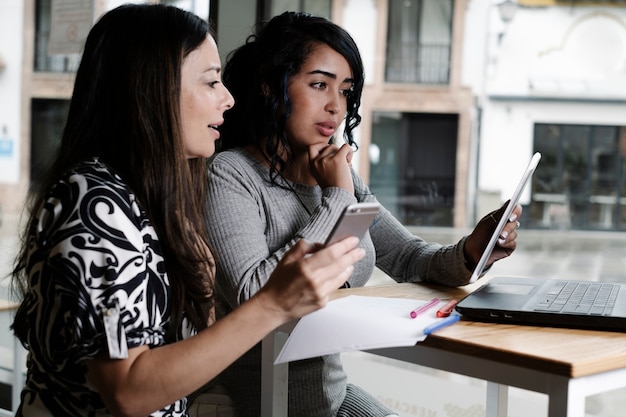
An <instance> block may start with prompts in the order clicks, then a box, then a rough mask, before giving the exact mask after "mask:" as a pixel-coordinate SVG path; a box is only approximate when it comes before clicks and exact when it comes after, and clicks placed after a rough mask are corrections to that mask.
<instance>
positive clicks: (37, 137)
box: [30, 99, 70, 183]
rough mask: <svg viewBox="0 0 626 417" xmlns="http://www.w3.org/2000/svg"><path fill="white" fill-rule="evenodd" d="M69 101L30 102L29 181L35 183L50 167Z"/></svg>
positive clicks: (36, 100)
mask: <svg viewBox="0 0 626 417" xmlns="http://www.w3.org/2000/svg"><path fill="white" fill-rule="evenodd" d="M69 106H70V102H69V100H48V99H33V100H32V105H31V108H32V117H31V150H30V181H31V183H36V182H38V181H40V180H41V177H42V175H43V174H44V173H45V171H46V170H47V169H48V167H49V166H50V163H51V161H52V156H53V155H54V154H55V153H56V150H57V148H58V146H59V144H60V143H61V136H62V134H63V128H64V127H65V120H66V118H67V113H68V111H69Z"/></svg>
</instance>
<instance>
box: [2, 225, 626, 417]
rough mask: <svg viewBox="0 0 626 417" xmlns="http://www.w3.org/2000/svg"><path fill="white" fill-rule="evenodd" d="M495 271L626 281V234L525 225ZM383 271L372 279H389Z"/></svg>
mask: <svg viewBox="0 0 626 417" xmlns="http://www.w3.org/2000/svg"><path fill="white" fill-rule="evenodd" d="M414 232H415V233H417V234H419V235H420V236H422V237H423V238H425V239H427V240H430V241H437V242H441V243H448V242H454V241H457V240H458V239H459V238H460V237H461V236H462V235H463V234H464V233H466V232H467V231H464V230H451V229H439V228H432V229H430V228H419V229H415V230H414ZM15 236H16V233H15V222H11V221H7V219H5V221H4V224H2V225H0V276H1V277H3V278H4V276H5V275H6V273H7V272H8V270H9V268H10V262H11V257H12V256H13V254H14V250H15V246H16V243H17V239H16V237H15ZM490 274H494V275H496V274H497V275H521V276H543V277H548V278H556V277H566V278H573V279H582V280H590V281H598V280H603V281H610V282H626V233H620V232H577V231H567V230H566V231H563V230H554V231H549V230H542V231H538V230H525V229H524V228H523V227H522V229H520V230H519V237H518V249H517V250H516V251H515V253H514V254H513V255H512V256H511V257H510V258H507V259H506V260H502V261H500V262H498V263H497V264H496V265H495V266H494V267H493V268H492V269H491V271H490ZM388 280H389V278H388V277H386V276H385V275H384V274H382V273H381V272H377V273H376V274H375V275H374V277H373V278H372V280H371V282H370V283H371V284H378V283H385V282H388ZM0 297H2V298H5V299H6V298H7V297H8V281H7V280H6V279H2V280H0ZM9 322H10V316H9V313H0V374H1V371H2V367H4V366H6V365H7V364H9V365H10V364H11V363H12V362H11V361H12V359H11V357H12V349H13V342H12V336H11V334H10V333H9V329H8V326H9ZM625 409H626V390H618V391H614V392H611V393H607V394H601V395H597V396H594V397H591V398H590V399H588V401H587V412H588V413H589V415H593V416H594V417H596V416H597V417H617V416H620V417H622V416H624V410H625Z"/></svg>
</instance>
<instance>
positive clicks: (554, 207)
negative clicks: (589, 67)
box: [531, 124, 626, 230]
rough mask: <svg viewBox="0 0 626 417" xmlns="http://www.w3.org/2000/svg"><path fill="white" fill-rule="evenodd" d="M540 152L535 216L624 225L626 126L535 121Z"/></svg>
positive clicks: (553, 221) (538, 220) (535, 219)
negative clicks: (536, 122)
mask: <svg viewBox="0 0 626 417" xmlns="http://www.w3.org/2000/svg"><path fill="white" fill-rule="evenodd" d="M534 143H535V145H534V146H535V150H536V151H539V152H541V153H542V155H543V157H542V161H541V163H540V165H539V166H540V168H539V169H537V171H536V172H535V175H534V176H533V197H532V200H533V202H535V203H536V204H533V206H532V207H531V222H532V223H533V224H534V225H535V226H543V227H548V228H555V227H561V228H573V229H591V230H602V229H613V228H620V229H626V224H625V220H626V193H625V192H626V189H625V186H624V168H623V167H624V155H625V152H626V142H625V135H624V128H623V127H620V126H594V125H562V124H537V125H535V138H534Z"/></svg>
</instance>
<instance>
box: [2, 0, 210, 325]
mask: <svg viewBox="0 0 626 417" xmlns="http://www.w3.org/2000/svg"><path fill="white" fill-rule="evenodd" d="M210 34H211V32H210V28H209V25H208V23H207V22H206V21H204V20H202V19H201V18H199V17H198V16H195V15H194V14H192V13H189V12H185V11H183V10H180V9H178V8H175V7H171V6H164V5H124V6H120V7H118V8H116V9H113V10H111V11H109V12H108V13H106V14H105V15H103V16H102V18H101V19H100V20H99V21H98V22H97V23H96V24H95V25H94V27H93V28H92V30H91V31H90V33H89V35H88V37H87V40H86V43H85V48H84V53H83V56H82V59H81V63H80V66H79V68H78V72H77V73H76V80H75V84H74V91H73V94H72V99H71V103H70V108H69V113H68V117H67V122H66V125H65V129H64V132H63V136H62V140H61V144H60V148H59V150H58V153H57V155H56V157H55V159H54V162H53V164H52V166H51V168H50V170H49V172H48V173H47V175H46V176H45V180H44V181H43V183H42V184H40V185H39V186H38V187H37V188H36V189H35V190H33V191H32V192H31V193H30V201H29V205H28V215H29V221H28V223H27V228H26V230H25V233H24V235H23V236H22V242H21V248H20V252H19V254H18V256H17V258H16V261H15V265H14V270H13V285H12V288H13V291H14V293H17V295H18V296H21V297H23V296H24V295H25V294H26V292H27V291H28V283H27V277H26V274H27V271H26V270H25V268H26V261H27V255H28V240H27V239H28V232H29V225H30V224H31V223H33V221H34V219H35V216H36V211H37V209H38V207H39V206H40V205H41V204H42V201H43V199H44V197H45V194H46V192H47V191H48V190H49V189H50V188H51V187H52V186H53V185H54V184H55V183H56V182H57V181H58V180H59V178H60V177H61V176H62V175H63V174H64V173H65V172H66V171H67V170H68V169H69V168H71V167H72V166H74V165H75V164H77V163H80V162H82V161H85V160H88V159H90V158H93V157H98V158H99V159H100V160H101V161H103V162H104V163H105V164H106V165H108V166H109V167H111V168H112V169H113V170H114V171H115V172H117V174H119V175H120V176H121V177H122V178H123V179H124V181H125V182H126V183H127V184H128V185H129V187H130V188H131V189H132V191H133V192H134V193H135V194H136V196H137V200H138V202H139V203H140V205H141V206H142V207H143V208H144V209H145V211H146V213H148V216H149V217H150V220H151V222H152V223H153V226H154V228H155V230H156V232H157V234H158V236H159V241H160V244H161V247H162V250H163V256H164V259H165V265H166V270H167V273H168V275H169V282H170V285H171V290H172V291H171V293H172V299H171V307H172V315H173V316H172V318H173V320H172V322H173V326H175V327H178V326H180V324H181V322H182V314H183V311H184V312H185V315H186V316H187V317H188V318H189V320H190V321H191V323H192V324H193V325H194V326H196V328H199V329H201V328H204V327H206V324H207V319H208V314H209V311H210V307H211V303H212V295H211V294H210V291H209V290H210V289H211V288H212V287H213V286H212V279H213V278H212V276H210V275H209V274H208V273H207V271H213V260H212V258H211V256H210V253H207V252H206V251H205V250H203V249H202V245H203V244H204V245H205V246H208V245H206V230H207V228H206V223H205V216H204V206H205V203H206V201H205V198H206V189H205V187H206V184H207V181H206V179H207V178H206V175H207V173H206V161H205V160H203V159H194V160H188V159H187V158H186V156H185V152H184V146H183V139H182V133H181V132H182V128H181V125H180V105H179V101H180V100H179V95H180V84H181V66H182V63H183V60H184V58H185V57H186V56H187V55H188V54H189V53H190V52H192V51H193V50H194V49H196V48H198V47H199V46H200V45H201V44H202V42H204V41H205V40H206V39H207V36H209V35H210ZM192 232H195V233H192ZM207 280H210V281H211V283H210V284H207ZM19 319H20V318H19V317H16V320H15V322H14V324H13V328H14V329H15V331H16V333H17V334H19V332H20V328H21V327H22V326H25V325H27V324H26V323H21V322H19Z"/></svg>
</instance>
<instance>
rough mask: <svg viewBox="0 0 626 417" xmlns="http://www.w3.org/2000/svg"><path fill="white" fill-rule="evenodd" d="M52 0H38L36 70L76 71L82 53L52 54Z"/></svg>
mask: <svg viewBox="0 0 626 417" xmlns="http://www.w3.org/2000/svg"><path fill="white" fill-rule="evenodd" d="M51 9H52V0H37V2H36V12H35V13H36V19H35V60H34V63H35V68H34V70H35V72H75V71H76V70H77V69H78V63H79V61H80V54H72V55H50V54H48V43H49V40H50V26H51V22H52V20H51V16H50V13H51Z"/></svg>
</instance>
